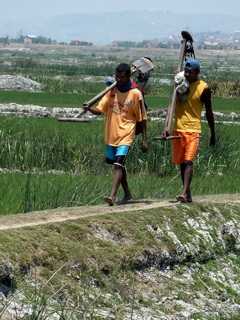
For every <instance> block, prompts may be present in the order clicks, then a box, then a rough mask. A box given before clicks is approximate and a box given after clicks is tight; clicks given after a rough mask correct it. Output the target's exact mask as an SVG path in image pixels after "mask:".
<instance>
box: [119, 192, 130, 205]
mask: <svg viewBox="0 0 240 320" xmlns="http://www.w3.org/2000/svg"><path fill="white" fill-rule="evenodd" d="M132 199H133V198H132V195H131V194H128V195H125V196H124V197H123V198H122V200H120V201H119V202H118V204H126V203H128V202H129V201H131V200H132Z"/></svg>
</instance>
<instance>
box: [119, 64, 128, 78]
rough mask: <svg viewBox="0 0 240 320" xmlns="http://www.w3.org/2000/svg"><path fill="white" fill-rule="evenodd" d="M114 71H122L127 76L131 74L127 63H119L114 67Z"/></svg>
mask: <svg viewBox="0 0 240 320" xmlns="http://www.w3.org/2000/svg"><path fill="white" fill-rule="evenodd" d="M116 72H124V73H125V74H126V75H127V76H130V75H131V68H130V65H129V64H127V63H120V64H119V65H118V66H117V68H116Z"/></svg>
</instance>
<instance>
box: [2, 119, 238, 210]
mask: <svg viewBox="0 0 240 320" xmlns="http://www.w3.org/2000/svg"><path fill="white" fill-rule="evenodd" d="M0 126H1V133H0V149H1V153H0V167H1V168H6V169H8V171H9V172H8V171H7V172H6V173H2V174H1V186H0V190H2V191H1V192H0V193H1V194H4V197H3V199H1V202H0V213H1V214H9V213H17V212H26V211H31V210H40V209H47V208H56V207H59V206H74V205H83V204H96V203H101V202H102V198H103V196H104V195H106V194H107V193H108V192H109V188H110V185H111V169H110V167H109V166H108V165H107V164H105V163H104V143H103V123H102V122H101V121H95V122H91V123H82V124H77V123H60V122H57V121H55V120H51V119H43V120H39V119H19V118H18V119H17V118H4V117H3V118H0ZM203 129H204V131H203V138H202V143H201V151H200V155H199V157H198V159H197V160H196V163H195V177H194V180H193V192H194V194H207V193H234V192H239V185H240V184H239V179H238V177H239V176H240V175H239V174H238V170H239V169H238V164H239V152H240V151H239V150H240V146H239V144H240V142H239V140H238V139H236V136H238V135H239V130H240V127H239V126H223V125H218V126H217V136H218V143H217V145H216V147H214V148H209V147H208V141H207V127H206V126H204V128H203ZM161 130H162V127H161V126H159V124H158V123H156V122H150V125H149V132H150V137H149V140H150V150H149V153H148V154H143V153H142V152H141V150H140V147H139V141H138V140H137V141H136V142H135V144H134V145H133V148H132V150H131V152H130V154H129V157H128V161H127V168H128V173H129V175H130V177H129V178H130V186H131V188H132V189H133V194H134V196H135V197H136V198H168V197H173V198H174V197H175V195H176V194H177V193H178V192H179V190H180V188H181V184H180V178H179V176H178V169H177V168H176V167H174V166H173V165H171V152H170V143H164V142H157V141H154V139H153V138H154V137H155V136H157V135H159V134H160V132H161ZM16 170H17V172H15V171H16ZM19 170H20V171H19ZM11 171H12V172H11ZM14 172H15V173H14ZM24 172H25V173H27V172H29V174H24ZM231 176H232V177H233V176H234V179H232V178H230V177H231Z"/></svg>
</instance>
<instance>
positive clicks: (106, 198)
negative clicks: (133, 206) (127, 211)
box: [103, 197, 114, 206]
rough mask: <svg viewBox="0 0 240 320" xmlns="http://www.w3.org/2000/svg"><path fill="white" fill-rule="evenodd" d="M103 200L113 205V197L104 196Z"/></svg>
mask: <svg viewBox="0 0 240 320" xmlns="http://www.w3.org/2000/svg"><path fill="white" fill-rule="evenodd" d="M103 200H104V201H105V202H106V203H107V204H108V205H109V206H113V205H114V199H113V198H112V197H104V198H103Z"/></svg>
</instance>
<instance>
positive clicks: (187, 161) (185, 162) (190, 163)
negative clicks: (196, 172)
mask: <svg viewBox="0 0 240 320" xmlns="http://www.w3.org/2000/svg"><path fill="white" fill-rule="evenodd" d="M183 164H184V165H185V166H192V165H193V162H192V161H191V160H185V161H184V162H183Z"/></svg>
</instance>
